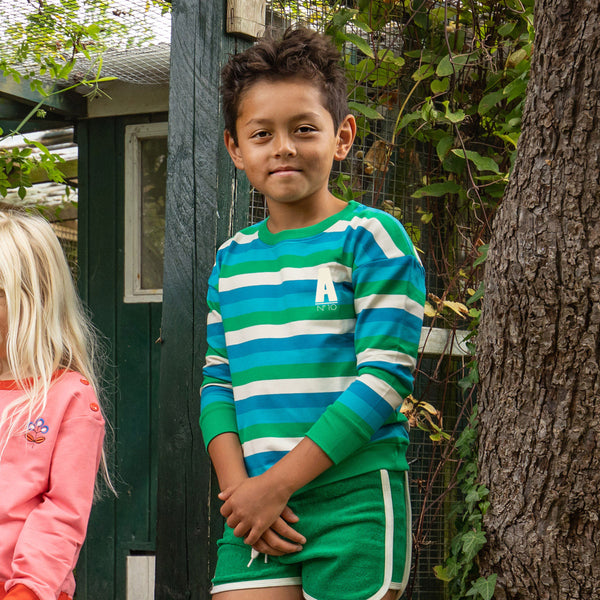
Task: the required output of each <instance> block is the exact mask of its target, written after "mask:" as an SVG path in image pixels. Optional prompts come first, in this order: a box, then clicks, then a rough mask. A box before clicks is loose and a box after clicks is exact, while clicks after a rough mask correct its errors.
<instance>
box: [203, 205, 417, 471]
mask: <svg viewBox="0 0 600 600" xmlns="http://www.w3.org/2000/svg"><path fill="white" fill-rule="evenodd" d="M424 302H425V284H424V271H423V267H422V265H421V263H420V261H419V259H418V257H417V255H416V252H415V249H414V247H413V244H412V242H411V241H410V239H409V237H408V235H407V234H406V232H405V230H404V228H403V227H402V225H401V224H400V223H399V222H398V221H397V220H396V219H395V218H393V217H392V216H391V215H389V214H387V213H384V212H382V211H379V210H376V209H373V208H369V207H365V206H363V205H361V204H359V203H357V202H350V203H349V204H348V206H347V207H346V208H345V209H343V210H342V211H341V212H339V213H338V214H336V215H333V216H331V217H329V218H328V219H326V220H324V221H322V222H320V223H318V224H316V225H313V226H310V227H305V228H302V229H293V230H286V231H282V232H280V233H276V234H273V233H271V232H269V230H268V228H267V225H266V221H263V222H261V223H259V224H258V225H254V226H252V227H249V228H246V229H244V230H242V231H240V232H239V233H238V234H237V235H236V236H234V237H233V238H232V239H230V240H229V241H228V242H226V243H225V244H223V246H221V248H220V249H219V250H218V252H217V258H216V263H215V266H214V268H213V271H212V274H211V277H210V279H209V291H208V307H209V316H208V325H207V338H208V346H209V348H208V352H207V356H206V364H205V367H204V381H203V385H202V401H201V416H200V424H201V427H202V432H203V436H204V442H205V444H206V446H208V444H209V443H210V441H211V440H212V439H213V438H214V437H215V436H217V435H219V434H221V433H225V432H235V433H237V434H238V435H239V438H240V443H241V446H242V450H243V454H244V460H245V463H246V468H247V471H248V474H249V475H250V476H254V475H259V474H261V473H263V472H264V471H266V470H267V469H268V468H269V467H270V466H272V465H273V464H274V463H275V462H277V461H278V460H279V459H280V458H281V457H282V456H283V455H284V454H285V453H287V452H289V451H290V450H292V449H293V448H294V447H295V445H296V444H298V443H299V441H300V440H301V439H302V438H304V437H305V436H308V437H309V438H310V439H311V440H313V441H314V442H315V443H316V444H317V445H318V446H319V447H320V448H321V449H322V450H323V451H324V452H325V453H326V454H327V455H328V456H329V457H330V459H331V460H332V461H333V462H334V466H333V467H332V468H331V469H329V471H328V472H326V473H325V474H324V475H322V476H321V477H320V478H319V481H324V480H331V479H333V480H335V479H339V478H343V477H348V476H352V475H356V474H359V473H361V472H367V471H372V470H376V469H381V468H389V469H399V470H406V469H407V468H408V465H407V464H406V457H405V454H406V447H407V445H408V432H407V428H406V418H405V417H404V415H402V414H401V413H400V412H399V408H400V406H401V404H402V399H403V398H404V397H406V396H407V395H408V394H410V392H411V391H412V386H413V371H414V368H415V362H416V355H417V349H418V343H419V336H420V332H421V325H422V320H423V304H424Z"/></svg>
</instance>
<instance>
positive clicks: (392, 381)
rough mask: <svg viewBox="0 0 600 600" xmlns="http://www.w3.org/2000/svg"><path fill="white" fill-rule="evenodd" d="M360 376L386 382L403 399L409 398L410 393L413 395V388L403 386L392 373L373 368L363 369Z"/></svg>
mask: <svg viewBox="0 0 600 600" xmlns="http://www.w3.org/2000/svg"><path fill="white" fill-rule="evenodd" d="M360 374H361V375H366V374H369V375H373V376H374V377H377V378H378V379H382V380H383V381H385V382H386V383H387V384H388V385H389V386H390V387H391V388H392V389H393V390H395V391H396V392H397V393H398V394H400V396H402V398H406V396H408V395H409V394H410V393H412V387H411V388H408V387H406V386H404V385H402V383H401V382H400V381H399V380H398V379H396V378H395V377H394V376H393V375H392V374H391V373H388V372H387V371H383V370H381V369H376V368H372V367H363V368H361V369H360Z"/></svg>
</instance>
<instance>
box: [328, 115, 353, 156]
mask: <svg viewBox="0 0 600 600" xmlns="http://www.w3.org/2000/svg"><path fill="white" fill-rule="evenodd" d="M355 136H356V119H355V118H354V115H346V118H345V119H344V120H343V121H342V122H341V124H340V126H339V127H338V132H337V140H336V148H335V154H334V156H333V158H334V159H335V160H344V158H346V156H347V155H348V152H350V148H352V144H353V143H354V137H355Z"/></svg>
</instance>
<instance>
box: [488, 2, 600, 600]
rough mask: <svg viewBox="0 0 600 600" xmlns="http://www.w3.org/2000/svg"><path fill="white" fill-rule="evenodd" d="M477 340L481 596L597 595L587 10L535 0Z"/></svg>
mask: <svg viewBox="0 0 600 600" xmlns="http://www.w3.org/2000/svg"><path fill="white" fill-rule="evenodd" d="M535 19H536V23H535V25H536V41H535V50H534V56H533V61H532V71H531V81H530V86H529V90H528V97H527V103H526V107H525V114H524V120H523V133H522V136H521V140H520V143H519V154H518V159H517V162H516V165H515V169H514V172H513V175H512V178H511V182H510V185H509V189H508V190H507V193H506V196H505V199H504V201H503V204H502V207H501V210H500V211H499V213H498V215H497V216H496V220H495V222H494V234H493V240H492V243H491V245H490V251H489V254H488V264H487V267H486V269H487V270H486V282H487V283H486V296H485V301H484V311H483V320H482V327H481V331H480V335H479V355H480V372H481V384H482V385H481V388H482V393H481V397H480V417H481V420H480V448H479V459H480V468H481V479H482V482H483V483H484V484H486V485H487V486H488V487H489V488H490V497H489V499H490V502H491V506H490V509H489V512H488V514H487V516H486V519H485V526H486V529H487V532H488V545H487V547H486V548H485V550H484V553H483V556H482V566H483V571H484V573H490V572H495V573H497V574H498V586H497V590H496V594H495V598H496V599H498V600H504V599H509V598H510V599H523V600H541V599H544V600H546V599H547V600H567V599H568V600H575V599H582V600H592V599H593V598H598V597H599V594H600V535H599V534H600V527H599V523H598V519H599V515H600V508H599V504H600V503H599V494H600V373H599V371H600V101H599V99H600V3H599V2H598V0H538V2H536V17H535Z"/></svg>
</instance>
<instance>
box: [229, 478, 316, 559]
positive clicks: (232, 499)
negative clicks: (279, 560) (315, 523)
mask: <svg viewBox="0 0 600 600" xmlns="http://www.w3.org/2000/svg"><path fill="white" fill-rule="evenodd" d="M268 480H269V475H268V472H267V473H263V474H262V475H259V476H258V477H252V478H250V479H246V480H245V481H242V482H241V483H239V484H238V485H235V486H232V487H229V488H227V489H225V490H223V491H222V492H221V493H220V494H219V498H220V499H221V500H223V502H224V503H223V506H222V507H221V514H222V515H223V516H224V517H225V519H226V520H227V525H229V527H231V528H232V529H233V533H234V535H235V536H236V537H240V538H244V542H245V543H246V544H248V545H249V546H253V547H254V548H255V549H256V550H258V551H260V552H265V550H261V548H270V549H272V550H273V551H275V552H281V553H282V554H284V553H287V552H289V551H298V550H300V549H301V547H300V546H299V544H303V543H305V541H306V540H305V539H304V537H303V536H302V535H301V534H299V533H298V532H297V531H295V530H294V529H293V528H292V527H291V526H290V525H289V524H288V523H287V522H286V521H288V520H289V521H290V522H296V521H297V517H295V515H293V513H292V511H291V510H290V509H289V508H288V507H287V502H288V500H289V497H290V495H291V493H287V492H286V491H284V490H283V489H282V488H281V486H274V485H272V484H269V481H268ZM286 509H287V510H286ZM267 531H269V533H267V534H266V536H265V535H264V534H265V532H267ZM278 538H279V539H278ZM283 538H287V539H288V540H290V542H294V543H292V546H293V547H294V549H293V550H290V546H289V543H288V542H286V540H285V539H283ZM259 540H261V542H260V544H259ZM268 553H270V552H268Z"/></svg>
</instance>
